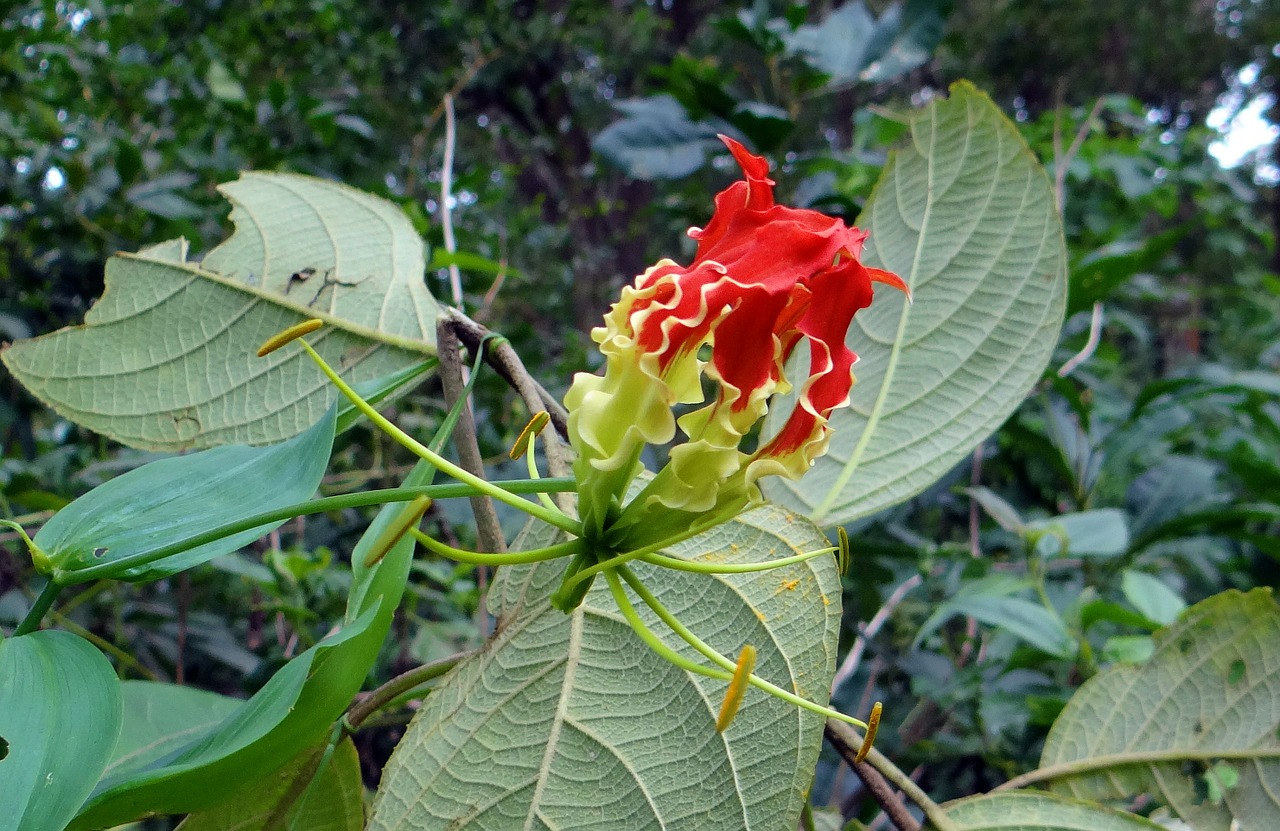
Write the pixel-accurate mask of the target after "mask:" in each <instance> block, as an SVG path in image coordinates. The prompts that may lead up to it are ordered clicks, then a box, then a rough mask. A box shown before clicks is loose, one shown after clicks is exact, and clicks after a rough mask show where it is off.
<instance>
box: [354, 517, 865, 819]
mask: <svg viewBox="0 0 1280 831" xmlns="http://www.w3.org/2000/svg"><path fill="white" fill-rule="evenodd" d="M551 539H552V537H551V535H550V534H549V533H546V532H535V533H532V534H528V535H526V537H525V539H524V540H521V541H518V543H523V547H534V546H537V545H542V544H546V543H547V542H549V541H550V540H551ZM826 545H827V541H826V540H825V539H824V538H823V537H822V535H821V534H820V533H819V532H818V530H817V529H816V528H814V527H813V526H812V525H811V524H809V523H808V522H806V521H805V520H803V519H802V518H799V517H796V516H794V515H791V514H789V513H787V512H785V511H783V510H781V509H779V508H776V507H773V506H767V507H764V508H761V509H759V510H756V511H753V512H751V513H748V514H746V515H744V516H742V517H741V518H739V519H738V520H735V521H733V522H731V523H727V524H725V525H722V526H720V527H718V528H716V529H715V530H713V531H710V532H708V533H707V534H705V535H703V536H701V537H698V538H696V539H694V540H691V541H689V542H688V543H685V544H683V545H681V546H677V547H676V548H674V549H672V550H671V552H670V553H672V554H675V555H676V556H684V557H696V558H698V559H705V560H714V561H732V562H742V561H748V560H751V561H754V560H763V559H770V558H777V557H780V556H784V555H790V554H794V553H799V552H803V551H809V550H813V549H815V548H821V547H825V546H826ZM564 567H565V566H564V563H563V562H562V561H554V562H551V563H544V564H541V565H539V566H536V567H520V568H504V569H503V570H502V571H501V572H500V574H499V579H498V581H497V582H496V583H495V584H494V587H493V591H492V593H491V595H490V602H491V603H492V604H493V608H494V610H495V611H496V612H497V613H498V614H499V616H500V622H499V625H498V633H497V635H496V636H495V637H494V639H493V640H492V641H491V642H490V643H489V644H488V645H487V646H486V647H485V648H484V649H483V650H482V651H481V653H480V654H479V655H477V656H476V657H475V658H472V659H470V660H468V661H466V662H464V663H463V664H460V665H459V666H458V667H457V668H456V669H455V670H454V671H453V672H452V673H451V674H450V675H449V676H448V678H447V679H446V681H445V682H444V683H443V684H442V685H441V686H440V687H439V688H438V689H436V690H435V691H434V692H433V693H432V694H431V696H430V697H429V698H428V699H427V701H426V703H425V704H424V706H423V709H422V710H421V711H420V712H419V714H418V716H417V717H416V718H415V720H414V722H413V724H412V725H410V727H409V730H408V732H407V733H406V734H405V737H404V739H402V740H401V742H400V745H399V747H398V748H397V750H396V753H395V755H394V756H393V757H392V759H391V761H390V762H389V763H388V765H387V768H386V770H385V771H384V774H383V780H382V787H381V789H380V792H379V794H378V796H377V798H376V800H375V803H374V816H373V819H372V825H371V827H372V828H373V829H381V830H382V831H385V829H391V828H395V829H399V831H409V829H436V828H445V827H449V828H455V829H495V831H508V830H509V829H512V828H526V829H556V828H577V829H610V831H611V830H612V829H618V828H626V829H628V831H645V829H660V828H661V829H670V830H671V831H675V830H676V829H697V831H716V829H723V830H724V831H743V829H768V831H777V829H783V828H794V827H796V822H797V819H798V817H799V812H800V807H801V804H802V801H803V799H804V794H805V793H806V792H807V790H808V787H809V784H810V782H811V780H812V778H813V766H814V764H815V762H816V760H817V754H818V749H819V744H820V742H821V736H822V723H823V720H822V718H821V717H820V716H817V715H815V714H813V713H809V712H807V711H803V710H800V709H799V708H797V707H795V706H793V705H791V704H788V703H785V702H782V701H779V700H778V699H775V698H773V697H771V696H768V695H766V694H765V693H763V692H760V691H759V690H756V689H754V688H753V689H750V690H748V692H747V695H746V699H745V701H744V703H743V705H742V708H741V710H740V711H739V712H738V715H737V718H736V719H735V720H734V722H733V723H732V724H731V725H730V726H729V728H728V730H727V731H726V732H725V733H724V734H719V733H717V732H716V730H715V720H716V713H717V712H718V710H719V707H720V703H721V700H722V698H723V696H724V692H725V688H726V685H725V683H724V682H721V681H716V680H713V679H708V678H705V677H703V676H696V675H690V674H689V673H687V672H686V671H685V670H682V669H677V668H676V667H675V666H673V665H671V664H669V663H667V662H666V661H665V660H663V659H662V658H660V657H658V656H657V655H656V654H654V653H653V652H652V651H650V650H649V649H648V648H647V647H646V646H645V645H644V644H643V643H642V642H641V641H640V640H639V639H638V638H637V637H636V635H635V634H634V632H633V631H632V630H631V629H630V628H629V627H628V626H627V624H626V622H625V621H624V620H623V618H622V615H621V614H620V613H619V611H618V609H617V607H616V606H615V605H614V602H613V599H612V597H611V595H609V593H608V592H607V589H606V588H605V587H604V586H602V585H600V584H601V583H603V580H598V581H597V585H596V586H595V588H594V589H593V590H592V591H591V592H590V593H589V594H588V595H587V597H586V600H585V602H584V603H583V605H582V606H581V607H579V608H578V609H577V610H576V611H574V612H573V613H572V614H570V615H565V614H563V613H561V612H559V611H556V610H554V609H552V608H550V606H549V605H548V603H547V595H548V593H549V592H550V591H551V590H552V589H553V588H554V587H555V585H556V584H557V583H558V582H559V579H560V576H561V574H562V573H563V570H564ZM637 573H638V574H640V575H641V577H642V578H643V579H644V580H645V582H646V583H647V585H648V586H649V587H650V589H651V590H652V591H654V592H655V593H656V594H657V595H659V597H660V598H661V600H662V601H663V602H664V603H665V604H666V605H667V606H668V608H670V609H671V611H672V612H673V613H674V614H675V615H676V616H677V617H679V618H680V619H681V620H682V621H683V622H684V623H685V624H686V625H687V626H689V627H690V628H691V629H693V631H695V632H696V633H698V634H699V636H701V637H702V638H703V639H704V640H706V641H707V642H709V643H710V644H711V646H713V647H714V648H716V649H718V650H719V651H720V652H721V654H728V655H733V656H736V655H737V654H738V652H739V650H740V649H741V648H742V646H743V645H744V644H747V643H750V644H753V645H754V646H755V647H756V648H757V650H759V658H758V662H757V664H756V674H757V675H759V676H761V677H763V678H765V679H767V680H771V681H773V682H774V683H776V684H779V685H780V686H782V687H784V688H787V689H794V690H795V691H796V692H798V693H799V694H801V695H804V696H807V697H809V698H810V700H817V701H820V702H825V701H826V698H827V693H828V689H829V686H830V682H831V677H832V674H833V672H834V668H835V666H834V661H835V650H836V635H837V632H838V628H839V620H840V583H839V579H838V577H837V574H836V570H835V564H834V558H832V557H827V556H824V557H818V558H816V559H811V560H808V561H806V562H804V563H801V564H797V565H792V566H789V567H786V568H783V569H777V570H773V571H766V572H759V573H754V574H744V575H735V576H733V577H728V578H726V577H716V576H710V575H702V574H688V573H684V572H673V571H663V570H660V569H656V568H651V567H640V568H637ZM642 614H643V615H644V617H645V619H646V620H648V621H649V624H650V626H651V627H652V628H653V630H654V631H655V632H656V633H658V634H659V636H660V637H662V639H663V641H664V642H666V643H667V644H668V645H670V646H671V647H672V648H674V649H676V650H677V651H679V652H680V653H681V654H683V655H685V656H686V657H688V658H690V659H693V660H699V661H701V660H702V659H701V658H700V657H699V656H698V655H697V654H696V653H695V652H694V651H693V650H692V649H691V648H689V647H688V646H686V645H684V644H683V642H682V641H680V640H679V639H678V638H676V636H675V635H673V634H671V633H670V632H669V631H668V630H666V629H665V627H663V626H662V624H661V623H659V622H658V620H657V618H656V617H655V616H653V615H651V614H648V613H647V612H645V611H644V610H643V609H642Z"/></svg>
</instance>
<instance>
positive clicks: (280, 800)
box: [178, 738, 364, 831]
mask: <svg viewBox="0 0 1280 831" xmlns="http://www.w3.org/2000/svg"><path fill="white" fill-rule="evenodd" d="M323 753H324V748H323V747H315V748H311V749H309V750H305V751H303V752H302V753H300V754H299V755H298V757H297V758H296V759H294V760H293V762H291V763H290V764H289V765H287V766H286V767H284V768H283V769H282V770H278V771H276V772H275V773H272V774H270V775H269V776H264V777H262V778H261V779H258V780H256V781H254V782H252V783H250V784H249V785H248V786H247V787H245V788H243V789H241V790H240V791H238V792H233V793H230V794H228V797H229V798H228V799H226V800H224V801H223V802H221V803H220V804H218V805H216V806H215V807H213V808H210V809H208V810H206V811H201V812H199V813H197V814H191V815H190V816H188V817H187V818H186V819H185V820H183V821H182V824H181V825H179V826H178V831H261V829H264V828H279V829H290V828H293V829H300V830H301V829H305V831H361V829H363V828H364V784H363V783H362V782H361V781H360V757H359V755H358V754H357V753H356V748H355V745H353V744H352V743H351V739H349V738H344V739H342V741H341V742H340V743H339V744H338V746H337V747H336V748H335V749H334V752H333V755H332V756H331V757H330V759H329V761H328V762H327V763H326V764H325V766H324V767H323V768H322V769H320V770H319V771H316V770H315V765H316V764H318V763H319V762H320V759H319V758H317V757H319V756H320V755H321V754H323ZM313 771H314V772H315V773H314V776H315V777H318V778H317V780H316V781H315V784H314V785H311V787H310V790H309V791H308V784H309V783H310V782H311V780H312V776H311V774H312V772H313ZM273 821H274V822H276V823H278V824H276V825H272V824H271V823H272V822H273Z"/></svg>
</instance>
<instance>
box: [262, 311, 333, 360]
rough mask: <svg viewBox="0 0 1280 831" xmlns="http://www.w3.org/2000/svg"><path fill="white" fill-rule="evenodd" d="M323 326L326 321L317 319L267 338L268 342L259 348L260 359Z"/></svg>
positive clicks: (305, 321)
mask: <svg viewBox="0 0 1280 831" xmlns="http://www.w3.org/2000/svg"><path fill="white" fill-rule="evenodd" d="M323 326H324V321H323V320H320V319H319V318H315V317H313V318H312V319H311V320H304V321H302V322H301V323H296V324H294V325H293V326H290V327H289V328H288V329H285V330H284V331H283V332H280V333H279V334H276V335H272V336H271V337H269V338H267V340H266V342H265V343H264V344H262V346H260V347H259V348H258V357H259V358H265V357H266V356H268V355H270V354H271V353H272V352H275V351H276V350H277V349H279V348H280V347H282V346H284V345H285V344H286V343H290V342H292V341H295V340H297V339H298V338H300V337H302V336H303V335H309V334H311V333H312V332H314V331H315V330H317V329H319V328H321V327H323Z"/></svg>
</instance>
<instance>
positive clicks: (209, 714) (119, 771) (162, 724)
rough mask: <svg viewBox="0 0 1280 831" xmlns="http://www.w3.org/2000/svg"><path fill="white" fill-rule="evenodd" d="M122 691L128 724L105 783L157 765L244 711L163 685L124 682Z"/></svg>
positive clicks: (233, 702)
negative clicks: (232, 716) (161, 760)
mask: <svg viewBox="0 0 1280 831" xmlns="http://www.w3.org/2000/svg"><path fill="white" fill-rule="evenodd" d="M120 688H121V692H122V694H123V710H124V721H123V723H122V724H121V725H120V739H119V741H117V742H116V747H115V750H114V751H113V753H112V754H111V761H110V763H108V765H107V767H106V770H105V771H103V776H104V777H105V778H112V777H122V776H125V775H127V774H128V773H129V772H131V771H135V770H139V769H142V768H145V767H147V766H148V765H151V764H154V763H155V761H156V760H157V759H162V758H164V757H165V756H167V755H169V754H170V753H172V752H174V751H175V750H179V749H181V748H182V747H184V746H186V745H187V744H189V743H191V741H192V740H194V739H196V738H198V737H199V736H201V735H203V734H205V733H207V732H208V731H209V730H210V729H212V728H213V727H215V726H216V725H218V724H219V723H221V722H222V721H224V720H225V719H226V718H227V717H229V716H230V715H231V714H232V713H234V712H235V711H236V710H239V709H240V708H241V707H243V706H244V701H243V700H240V699H236V698H229V697H227V696H225V695H218V694H217V693H214V692H208V691H207V690H201V689H197V688H195V687H180V686H178V685H177V684H165V683H161V682H158V681H125V682H124V683H123V684H121V685H120Z"/></svg>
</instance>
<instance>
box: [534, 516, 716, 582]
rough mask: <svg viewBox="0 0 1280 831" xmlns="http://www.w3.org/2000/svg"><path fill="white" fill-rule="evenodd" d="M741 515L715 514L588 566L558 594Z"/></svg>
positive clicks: (572, 578)
mask: <svg viewBox="0 0 1280 831" xmlns="http://www.w3.org/2000/svg"><path fill="white" fill-rule="evenodd" d="M739 513H741V511H740V510H738V509H733V510H730V511H722V512H721V513H719V514H715V515H714V516H712V517H711V518H710V519H708V520H706V521H704V522H700V523H698V524H696V525H694V526H693V527H692V528H690V529H689V530H688V531H685V532H684V533H682V534H677V535H675V536H674V537H671V538H670V539H665V540H662V541H661V542H655V543H653V544H652V545H646V546H644V547H643V548H637V549H636V550H635V551H628V552H626V553H625V554H618V555H615V556H613V557H610V558H609V559H606V560H601V561H600V562H598V563H595V564H594V565H591V566H588V567H587V568H584V569H582V570H581V571H579V572H578V573H577V574H574V575H573V576H571V577H566V578H565V579H564V582H563V583H562V584H561V585H560V588H559V589H557V592H561V591H563V592H566V593H567V592H569V591H571V590H572V589H573V587H574V586H577V585H578V584H580V583H582V582H583V581H590V580H593V579H595V577H596V575H598V574H600V573H601V572H603V571H608V570H609V569H611V568H617V567H618V566H622V565H625V564H627V563H629V562H631V561H632V560H639V559H643V558H644V557H647V556H649V555H650V554H657V553H658V552H659V551H661V550H662V549H664V548H670V547H671V546H673V545H676V544H677V543H681V542H684V541H685V540H687V539H691V538H693V537H696V536H698V535H699V534H701V533H702V532H704V531H707V530H709V529H711V528H714V527H715V526H717V525H720V524H721V523H724V522H728V521H729V520H731V519H733V518H734V517H735V516H737V515H738V514H739Z"/></svg>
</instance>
